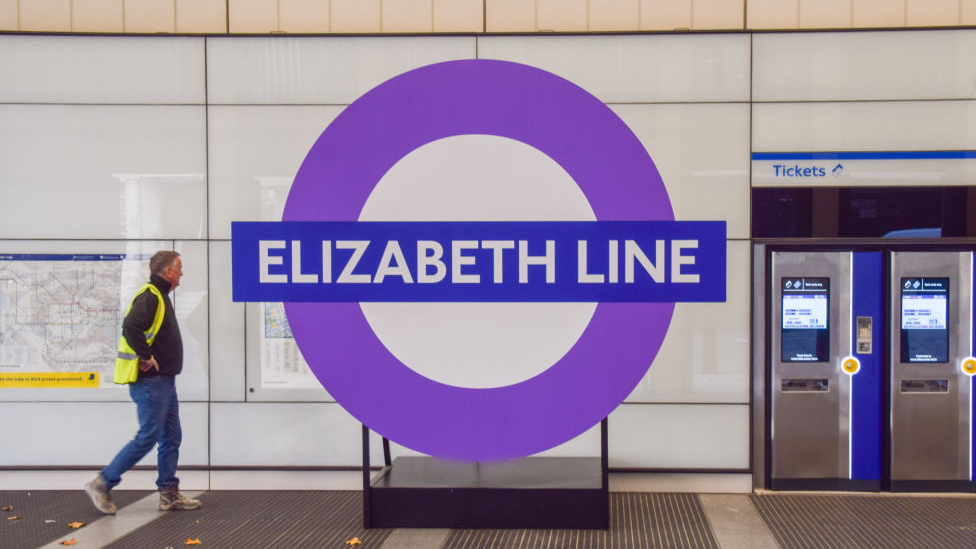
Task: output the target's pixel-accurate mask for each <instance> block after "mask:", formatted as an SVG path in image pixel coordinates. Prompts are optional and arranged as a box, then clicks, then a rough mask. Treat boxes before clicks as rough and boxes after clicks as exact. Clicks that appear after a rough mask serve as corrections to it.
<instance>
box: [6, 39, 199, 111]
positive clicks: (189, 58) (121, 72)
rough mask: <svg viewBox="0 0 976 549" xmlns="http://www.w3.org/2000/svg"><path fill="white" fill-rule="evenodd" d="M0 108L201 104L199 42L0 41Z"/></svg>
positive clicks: (141, 40)
mask: <svg viewBox="0 0 976 549" xmlns="http://www.w3.org/2000/svg"><path fill="white" fill-rule="evenodd" d="M0 74H3V78H0V102H12V103H59V102H60V103H126V104H129V103H139V104H146V103H153V104H157V103H180V104H186V103H202V102H203V100H204V83H203V82H204V68H203V39H202V38H190V37H182V38H174V37H166V38H162V37H151V36H140V37H125V38H122V37H108V36H16V35H10V36H0Z"/></svg>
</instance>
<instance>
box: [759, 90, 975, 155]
mask: <svg viewBox="0 0 976 549" xmlns="http://www.w3.org/2000/svg"><path fill="white" fill-rule="evenodd" d="M971 149H976V101H926V102H908V101H894V102H878V103H870V102H856V103H777V104H757V105H754V106H753V109H752V150H753V151H776V152H789V151H913V150H971Z"/></svg>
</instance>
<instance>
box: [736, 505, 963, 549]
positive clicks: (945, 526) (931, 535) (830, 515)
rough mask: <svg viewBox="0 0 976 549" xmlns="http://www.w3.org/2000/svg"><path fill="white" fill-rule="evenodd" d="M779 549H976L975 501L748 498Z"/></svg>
mask: <svg viewBox="0 0 976 549" xmlns="http://www.w3.org/2000/svg"><path fill="white" fill-rule="evenodd" d="M750 499H751V501H752V503H753V505H754V506H755V507H756V509H757V510H758V512H759V515H760V516H761V517H762V519H763V521H764V522H765V523H766V525H767V526H768V527H769V529H770V531H771V532H772V533H773V536H774V537H775V538H776V542H777V543H778V544H779V545H780V547H782V548H783V549H819V548H830V549H844V548H850V549H872V548H877V549H901V548H905V549H918V548H919V547H925V548H926V549H942V548H945V549H960V548H962V547H976V498H973V497H925V496H898V497H894V496H889V495H806V494H803V495H794V494H770V495H758V496H750Z"/></svg>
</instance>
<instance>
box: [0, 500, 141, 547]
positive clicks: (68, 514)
mask: <svg viewBox="0 0 976 549" xmlns="http://www.w3.org/2000/svg"><path fill="white" fill-rule="evenodd" d="M150 493H151V492H142V491H136V490H115V491H113V492H112V499H113V501H115V504H116V505H118V506H119V507H120V508H121V507H124V506H126V505H128V504H130V503H132V502H134V501H136V500H138V499H141V498H143V497H145V496H147V495H148V494H150ZM7 506H10V507H12V508H13V509H11V510H10V511H2V512H0V547H3V548H4V549H6V548H18V547H38V546H41V545H45V544H47V543H50V542H52V541H55V540H57V539H59V538H63V537H65V536H69V535H70V534H71V533H72V532H74V530H73V529H72V528H71V527H70V526H68V523H70V522H82V523H85V524H90V523H92V522H94V521H96V520H98V519H100V518H102V517H104V516H105V515H103V514H101V513H99V512H98V510H96V509H95V507H94V506H93V505H92V503H91V500H90V499H88V495H87V494H85V492H83V491H81V490H31V491H26V490H17V491H13V490H3V491H0V508H3V507H7ZM11 517H20V518H19V519H12V520H11Z"/></svg>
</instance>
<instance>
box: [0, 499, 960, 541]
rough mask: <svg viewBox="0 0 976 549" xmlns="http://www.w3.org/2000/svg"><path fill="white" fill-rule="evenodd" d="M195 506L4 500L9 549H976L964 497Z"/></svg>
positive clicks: (2, 536)
mask: <svg viewBox="0 0 976 549" xmlns="http://www.w3.org/2000/svg"><path fill="white" fill-rule="evenodd" d="M187 495H191V496H192V497H197V498H199V499H200V500H201V501H202V502H203V506H202V507H201V508H200V509H198V510H196V511H182V512H174V511H170V512H162V511H158V510H157V508H156V506H157V502H158V497H157V495H156V493H155V492H148V491H116V492H114V498H115V501H116V503H117V505H118V506H119V512H118V514H117V515H115V516H105V515H100V514H99V513H98V512H97V511H96V510H95V509H94V508H93V507H92V505H91V503H90V502H89V500H88V498H87V496H86V495H85V494H84V492H82V491H80V490H71V491H65V490H38V491H22V490H19V491H2V490H0V509H3V510H2V511H0V548H2V549H33V548H37V547H43V548H45V549H54V548H60V547H64V546H66V545H73V546H74V547H76V548H79V549H80V548H96V547H108V548H112V549H139V548H146V549H176V548H178V547H184V546H191V545H197V543H196V542H199V546H200V547H202V548H212V549H216V548H248V549H250V548H277V549H293V548H306V547H307V548H330V547H333V548H337V549H338V548H342V547H347V548H352V549H426V548H431V549H509V548H512V549H516V548H519V549H565V548H576V549H590V548H594V549H596V548H599V549H615V548H632V547H633V548H638V547H640V548H718V549H745V548H748V549H775V548H783V549H794V548H797V549H800V548H803V549H807V548H810V549H812V548H831V549H837V548H879V549H881V548H885V549H888V548H891V549H899V548H912V549H916V548H926V549H929V548H932V549H941V548H947V549H948V548H951V549H963V548H976V497H974V496H973V495H965V494H941V495H932V494H926V495H918V494H912V495H905V494H898V495H894V494H848V493H843V494H842V493H783V492H777V493H761V494H753V495H741V494H735V495H728V494H679V493H618V492H614V493H611V494H610V504H611V505H610V509H611V511H610V521H611V527H610V529H609V530H482V529H478V530H473V529H472V530H467V529H392V530H391V529H369V530H367V529H364V528H363V526H362V493H361V492H352V491H208V492H187ZM79 524H80V525H79ZM357 541H358V542H359V543H356V542H357Z"/></svg>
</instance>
